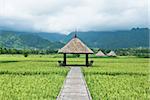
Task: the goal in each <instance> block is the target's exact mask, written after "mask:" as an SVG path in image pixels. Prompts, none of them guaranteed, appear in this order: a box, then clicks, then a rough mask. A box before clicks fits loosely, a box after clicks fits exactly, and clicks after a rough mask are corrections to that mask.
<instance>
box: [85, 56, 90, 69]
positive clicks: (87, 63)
mask: <svg viewBox="0 0 150 100" xmlns="http://www.w3.org/2000/svg"><path fill="white" fill-rule="evenodd" d="M85 62H86V63H85V64H86V66H88V65H89V61H88V54H86V61H85Z"/></svg>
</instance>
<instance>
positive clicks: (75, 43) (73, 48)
mask: <svg viewBox="0 0 150 100" xmlns="http://www.w3.org/2000/svg"><path fill="white" fill-rule="evenodd" d="M58 53H62V54H64V60H63V61H58V62H59V65H60V66H73V65H67V63H66V62H67V60H66V54H85V55H86V57H85V65H82V66H91V65H92V63H93V61H90V62H89V61H88V54H93V53H94V52H93V51H92V50H91V49H90V48H88V47H87V46H86V45H85V44H84V43H83V42H82V41H81V40H80V39H79V38H77V36H76V34H75V36H74V37H73V38H72V39H71V40H70V41H69V42H68V43H67V44H66V45H65V46H64V47H63V48H61V49H60V50H59V51H58ZM74 65H75V64H74ZM75 66H76V65H75ZM78 66H81V65H78Z"/></svg>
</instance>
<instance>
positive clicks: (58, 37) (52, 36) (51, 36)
mask: <svg viewBox="0 0 150 100" xmlns="http://www.w3.org/2000/svg"><path fill="white" fill-rule="evenodd" d="M1 33H14V34H30V35H35V36H40V37H41V38H43V39H46V40H49V41H52V42H56V41H57V42H61V41H62V40H63V39H64V38H65V37H66V35H65V34H61V33H52V32H51V33H48V32H20V31H12V30H6V29H5V30H0V34H1Z"/></svg>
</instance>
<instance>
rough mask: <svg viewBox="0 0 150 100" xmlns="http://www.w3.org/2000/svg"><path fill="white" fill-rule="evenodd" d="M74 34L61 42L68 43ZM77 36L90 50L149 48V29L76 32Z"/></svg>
mask: <svg viewBox="0 0 150 100" xmlns="http://www.w3.org/2000/svg"><path fill="white" fill-rule="evenodd" d="M74 34H75V32H71V33H70V34H69V35H68V36H67V37H66V38H65V39H64V40H63V42H64V43H66V42H67V41H69V40H70V39H71V38H72V37H73V36H74ZM76 34H77V36H78V37H79V38H80V39H81V40H83V41H84V42H85V43H86V44H87V45H88V46H89V47H92V48H105V49H116V48H135V47H149V38H150V37H149V36H150V33H149V29H148V28H133V29H132V30H125V31H88V32H77V33H76Z"/></svg>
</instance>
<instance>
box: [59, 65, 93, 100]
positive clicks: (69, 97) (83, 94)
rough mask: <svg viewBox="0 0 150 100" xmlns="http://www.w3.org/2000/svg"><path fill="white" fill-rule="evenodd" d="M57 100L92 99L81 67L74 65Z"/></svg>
mask: <svg viewBox="0 0 150 100" xmlns="http://www.w3.org/2000/svg"><path fill="white" fill-rule="evenodd" d="M57 100H92V98H91V96H90V92H89V90H88V88H87V85H86V82H85V79H84V76H83V74H82V72H81V68H80V67H72V68H71V70H70V72H69V73H68V75H67V77H66V80H65V82H64V85H63V88H62V89H61V91H60V94H59V95H58V97H57Z"/></svg>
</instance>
